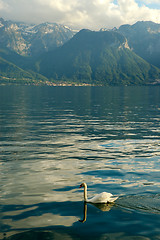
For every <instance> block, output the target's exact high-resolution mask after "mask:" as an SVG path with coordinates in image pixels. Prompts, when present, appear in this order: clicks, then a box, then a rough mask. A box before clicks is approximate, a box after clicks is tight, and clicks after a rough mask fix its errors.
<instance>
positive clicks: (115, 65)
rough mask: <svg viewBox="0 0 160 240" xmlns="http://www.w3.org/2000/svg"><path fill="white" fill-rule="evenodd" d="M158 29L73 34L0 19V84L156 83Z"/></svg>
mask: <svg viewBox="0 0 160 240" xmlns="http://www.w3.org/2000/svg"><path fill="white" fill-rule="evenodd" d="M159 53H160V24H156V23H153V22H137V23H135V24H134V25H122V26H120V27H119V28H114V29H100V30H99V31H91V30H87V29H83V30H80V31H79V32H76V31H75V30H72V29H70V28H68V27H66V26H63V25H59V24H56V23H43V24H39V25H34V24H25V23H16V22H13V21H5V20H4V19H2V18H1V19H0V81H1V83H7V82H16V83H17V82H18V83H32V82H33V83H46V82H47V83H48V82H49V83H54V84H56V83H57V84H58V83H64V84H68V83H78V84H94V85H135V84H136V85H137V84H138V85H139V84H140V85H145V84H159V83H160V54H159Z"/></svg>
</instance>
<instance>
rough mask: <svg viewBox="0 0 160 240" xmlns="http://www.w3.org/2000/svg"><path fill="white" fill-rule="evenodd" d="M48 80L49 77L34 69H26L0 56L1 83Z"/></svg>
mask: <svg viewBox="0 0 160 240" xmlns="http://www.w3.org/2000/svg"><path fill="white" fill-rule="evenodd" d="M46 80H47V79H46V78H45V77H43V76H41V75H40V74H38V73H35V72H33V71H30V72H29V71H25V70H23V69H21V68H20V67H17V66H16V65H15V64H13V63H11V62H8V61H7V60H5V59H3V58H2V57H0V83H7V82H16V83H31V82H38V81H46Z"/></svg>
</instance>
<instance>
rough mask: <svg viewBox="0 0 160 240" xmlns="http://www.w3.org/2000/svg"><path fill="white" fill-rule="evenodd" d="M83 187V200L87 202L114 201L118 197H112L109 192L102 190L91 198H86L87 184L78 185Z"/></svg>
mask: <svg viewBox="0 0 160 240" xmlns="http://www.w3.org/2000/svg"><path fill="white" fill-rule="evenodd" d="M81 187H84V201H85V202H88V203H110V202H114V201H115V200H116V199H117V198H118V197H114V196H113V195H112V194H111V193H107V192H102V193H100V194H97V195H96V196H94V197H93V198H91V199H88V198H87V184H86V183H82V184H81V185H80V188H81Z"/></svg>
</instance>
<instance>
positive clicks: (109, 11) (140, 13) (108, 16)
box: [0, 0, 160, 29]
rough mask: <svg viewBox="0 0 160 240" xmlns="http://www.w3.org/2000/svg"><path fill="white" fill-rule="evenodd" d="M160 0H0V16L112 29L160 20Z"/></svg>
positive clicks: (37, 21)
mask: <svg viewBox="0 0 160 240" xmlns="http://www.w3.org/2000/svg"><path fill="white" fill-rule="evenodd" d="M158 5H159V6H160V3H159V0H158V1H156V0H142V1H138V0H117V1H115V0H87V1H86V0H81V1H79V0H58V1H57V0H45V1H44V0H27V1H26V0H0V16H1V17H4V18H7V19H12V20H18V21H25V22H33V23H41V22H46V21H48V22H57V23H61V24H67V25H70V26H72V27H73V26H74V27H77V28H79V29H80V28H90V29H99V28H101V27H108V28H112V27H114V26H120V25H121V24H125V23H130V24H133V23H135V22H136V21H139V20H145V21H146V20H151V21H154V22H157V23H160V9H159V8H158V7H157V8H156V7H154V6H158Z"/></svg>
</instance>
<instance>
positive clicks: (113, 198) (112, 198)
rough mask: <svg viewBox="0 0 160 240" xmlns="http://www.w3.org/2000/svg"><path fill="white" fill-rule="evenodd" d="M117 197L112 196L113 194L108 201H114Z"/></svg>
mask: <svg viewBox="0 0 160 240" xmlns="http://www.w3.org/2000/svg"><path fill="white" fill-rule="evenodd" d="M117 198H118V197H114V196H113V197H111V198H110V199H109V202H114V201H116V200H117Z"/></svg>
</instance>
